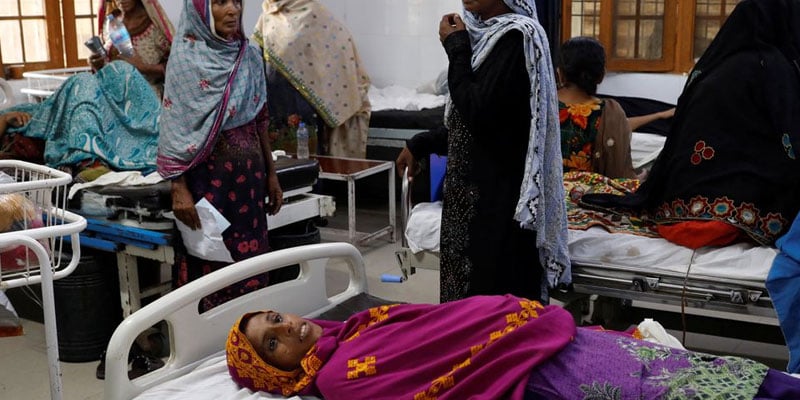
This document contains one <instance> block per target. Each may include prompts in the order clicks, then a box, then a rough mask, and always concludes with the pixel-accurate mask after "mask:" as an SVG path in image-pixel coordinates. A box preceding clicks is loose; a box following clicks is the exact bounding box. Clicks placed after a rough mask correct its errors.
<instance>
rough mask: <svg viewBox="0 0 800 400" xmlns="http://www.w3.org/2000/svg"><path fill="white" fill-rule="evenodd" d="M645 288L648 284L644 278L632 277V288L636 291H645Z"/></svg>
mask: <svg viewBox="0 0 800 400" xmlns="http://www.w3.org/2000/svg"><path fill="white" fill-rule="evenodd" d="M647 288H648V285H647V280H646V279H645V278H633V290H635V291H637V292H646V291H647Z"/></svg>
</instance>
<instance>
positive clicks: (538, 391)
mask: <svg viewBox="0 0 800 400" xmlns="http://www.w3.org/2000/svg"><path fill="white" fill-rule="evenodd" d="M767 370H768V367H767V366H765V365H763V364H759V363H757V362H755V361H752V360H748V359H744V358H739V357H718V356H714V355H710V354H704V353H698V352H691V351H686V350H680V349H673V348H669V347H664V346H659V345H655V344H652V343H648V342H644V341H641V340H637V339H634V338H632V337H626V336H623V335H621V334H618V333H610V332H602V331H596V330H592V329H588V328H579V329H578V332H577V334H576V336H575V340H573V341H572V343H570V345H569V346H567V347H566V348H565V349H564V350H562V351H561V352H559V353H558V354H557V355H555V356H554V357H552V358H551V359H549V360H547V361H545V362H544V363H543V364H542V365H540V366H538V367H537V368H536V369H534V371H533V372H532V373H531V376H530V380H529V382H528V392H529V394H528V397H527V398H533V399H535V398H547V399H637V400H638V399H663V398H676V399H692V398H697V399H711V398H714V399H752V398H753V396H754V395H755V394H756V391H757V390H758V388H759V385H761V382H762V381H763V379H764V375H765V374H766V373H767Z"/></svg>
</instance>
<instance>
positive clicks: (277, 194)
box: [267, 170, 283, 215]
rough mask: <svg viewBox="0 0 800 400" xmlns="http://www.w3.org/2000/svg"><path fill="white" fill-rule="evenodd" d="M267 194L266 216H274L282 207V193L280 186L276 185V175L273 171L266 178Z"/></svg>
mask: <svg viewBox="0 0 800 400" xmlns="http://www.w3.org/2000/svg"><path fill="white" fill-rule="evenodd" d="M267 193H268V198H269V203H268V204H267V214H269V215H275V214H277V213H278V211H280V210H281V206H282V205H283V191H282V190H281V184H280V183H278V175H277V174H275V171H274V170H273V171H272V172H271V173H270V174H269V177H268V178H267Z"/></svg>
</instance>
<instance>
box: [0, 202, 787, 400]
mask: <svg viewBox="0 0 800 400" xmlns="http://www.w3.org/2000/svg"><path fill="white" fill-rule="evenodd" d="M362 204H363V206H364V207H363V208H362V205H360V206H359V208H360V210H359V212H360V214H359V218H360V219H359V221H360V222H359V224H365V225H366V226H365V228H367V229H368V228H370V227H371V226H370V224H378V223H381V224H382V223H385V222H384V221H385V218H386V214H385V210H381V209H380V207H377V209H370V207H369V204H368V203H362ZM338 209H339V210H343V209H344V210H346V204H340V205H339V207H338ZM342 221H346V215H344V216H342V215H337V216H336V217H335V218H333V219H331V220H330V223H331V225H332V226H334V227H337V228H338V227H343V222H342ZM360 229H361V227H360ZM335 239H337V238H336V237H326V236H323V241H331V240H335ZM398 247H399V243H388V242H387V241H386V240H384V239H376V240H375V241H373V242H370V243H369V244H367V245H364V246H361V247H360V250H361V251H362V254H363V256H364V259H365V262H366V269H367V276H368V286H369V292H370V293H371V294H373V295H375V296H378V297H382V298H386V299H391V300H397V301H404V302H426V303H436V302H438V292H439V290H438V287H439V275H438V272H436V271H428V270H417V273H416V274H414V275H412V276H411V277H410V278H409V280H408V281H405V282H403V283H384V282H381V281H380V277H381V275H382V274H386V273H389V274H399V273H400V270H399V268H398V265H397V261H396V259H395V255H394V251H395V250H396V249H397V248H398ZM328 277H329V278H328V279H329V280H337V279H339V280H341V279H343V278H342V277H341V275H337V274H335V273H334V274H329V275H328ZM341 284H342V285H343V284H344V283H343V282H342V283H341ZM24 329H25V335H24V336H20V337H13V338H0V399H9V400H17V399H26V400H27V399H47V398H49V384H48V382H49V378H48V368H47V357H46V349H45V345H44V331H43V327H42V325H41V324H39V323H35V322H30V321H24ZM672 333H673V335H675V336H676V337H678V338H680V337H681V333H680V332H675V331H673V332H672ZM687 344H688V346H689V347H690V348H693V349H702V350H705V351H709V352H716V353H724V354H741V355H745V356H750V357H758V358H759V359H763V360H765V361H767V362H769V363H770V365H771V366H773V367H776V368H782V367H783V366H784V365H785V362H786V360H787V359H788V352H787V351H786V349H785V348H784V347H783V346H780V345H766V344H762V343H754V342H747V341H742V340H735V339H727V338H721V337H717V336H709V335H697V334H689V335H688V336H687ZM61 366H62V373H63V397H64V399H67V400H69V399H74V400H79V399H101V398H103V381H100V380H97V379H96V378H95V368H96V366H97V362H88V363H62V364H61Z"/></svg>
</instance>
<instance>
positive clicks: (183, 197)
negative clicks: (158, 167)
mask: <svg viewBox="0 0 800 400" xmlns="http://www.w3.org/2000/svg"><path fill="white" fill-rule="evenodd" d="M172 212H173V213H174V214H175V218H177V219H178V220H179V221H181V222H183V223H184V224H186V226H188V227H189V228H192V229H193V230H198V229H200V228H201V226H200V216H199V215H197V209H196V208H195V207H194V199H193V198H192V193H191V192H189V186H187V185H186V179H184V177H183V176H180V177H178V178H176V179H175V180H173V181H172Z"/></svg>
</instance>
